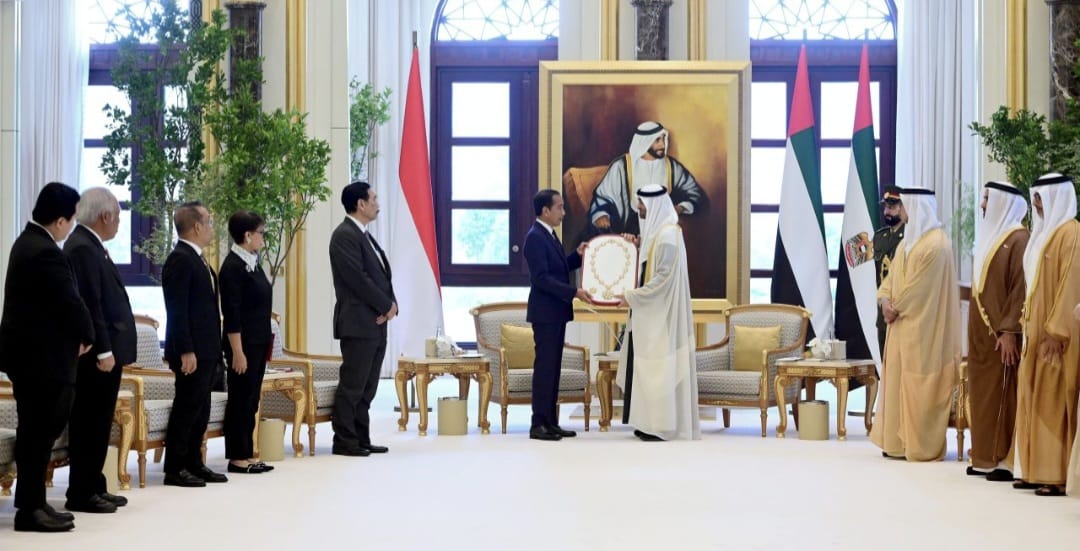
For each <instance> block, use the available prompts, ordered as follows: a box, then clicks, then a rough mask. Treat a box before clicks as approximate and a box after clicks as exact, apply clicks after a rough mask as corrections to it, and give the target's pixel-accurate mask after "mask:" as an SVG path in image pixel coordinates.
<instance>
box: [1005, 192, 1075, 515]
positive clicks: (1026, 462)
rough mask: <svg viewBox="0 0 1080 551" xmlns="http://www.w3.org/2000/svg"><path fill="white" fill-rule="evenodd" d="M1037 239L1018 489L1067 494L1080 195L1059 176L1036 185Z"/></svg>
mask: <svg viewBox="0 0 1080 551" xmlns="http://www.w3.org/2000/svg"><path fill="white" fill-rule="evenodd" d="M1031 206H1032V207H1034V208H1033V210H1034V214H1033V216H1032V217H1031V239H1030V240H1029V241H1028V246H1027V251H1026V252H1025V253H1024V279H1025V280H1026V283H1027V299H1026V301H1025V302H1024V318H1023V327H1024V348H1023V351H1022V352H1021V354H1020V369H1019V371H1018V372H1017V380H1018V387H1019V392H1018V394H1017V402H1016V435H1015V440H1014V444H1013V473H1014V474H1015V475H1016V477H1017V478H1018V479H1019V480H1018V481H1016V482H1015V483H1013V487H1014V488H1017V489H1022V490H1031V489H1034V490H1035V493H1036V494H1037V495H1042V496H1059V495H1063V494H1064V493H1065V483H1066V478H1067V472H1068V461H1069V451H1070V449H1071V448H1072V445H1073V440H1074V439H1075V437H1076V428H1077V423H1076V408H1077V397H1078V394H1080V389H1078V383H1080V373H1078V372H1080V326H1078V325H1077V324H1076V323H1075V322H1074V321H1073V320H1072V319H1071V312H1070V308H1072V306H1073V305H1074V304H1076V303H1077V302H1080V222H1077V221H1076V189H1075V187H1074V186H1073V182H1072V180H1071V179H1069V178H1068V177H1065V176H1062V175H1061V174H1056V173H1051V174H1047V175H1045V176H1042V177H1041V178H1039V179H1038V180H1036V181H1035V183H1034V184H1032V185H1031Z"/></svg>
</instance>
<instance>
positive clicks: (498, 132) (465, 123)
mask: <svg viewBox="0 0 1080 551" xmlns="http://www.w3.org/2000/svg"><path fill="white" fill-rule="evenodd" d="M450 97H451V98H452V106H451V114H450V118H451V121H452V130H451V133H452V135H453V137H455V138H509V137H510V83H509V82H455V83H454V84H453V85H452V89H451V92H450Z"/></svg>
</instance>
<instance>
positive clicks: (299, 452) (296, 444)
mask: <svg viewBox="0 0 1080 551" xmlns="http://www.w3.org/2000/svg"><path fill="white" fill-rule="evenodd" d="M282 394H284V395H285V396H286V397H287V398H288V399H289V400H292V403H293V428H292V448H293V457H304V445H303V444H301V443H300V431H301V430H303V424H304V412H305V411H307V393H306V392H304V389H302V388H293V389H289V390H286V391H282Z"/></svg>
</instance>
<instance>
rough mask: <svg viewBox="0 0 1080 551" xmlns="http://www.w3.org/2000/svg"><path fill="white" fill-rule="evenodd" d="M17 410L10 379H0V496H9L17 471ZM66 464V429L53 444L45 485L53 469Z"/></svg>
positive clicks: (48, 483) (50, 477)
mask: <svg viewBox="0 0 1080 551" xmlns="http://www.w3.org/2000/svg"><path fill="white" fill-rule="evenodd" d="M17 425H18V412H17V410H16V407H15V394H14V392H13V391H12V388H11V381H8V380H6V379H5V380H0V496H5V497H6V496H10V495H11V487H12V486H13V485H14V484H15V478H16V477H17V475H18V473H17V472H16V469H15V432H16V430H17V429H18V427H17ZM67 464H68V431H67V428H66V427H65V428H64V432H63V433H62V434H61V435H60V438H57V439H56V443H54V444H53V449H52V454H51V455H50V456H49V466H48V470H47V471H46V473H45V485H46V486H47V487H50V488H51V487H52V480H53V471H54V470H55V469H56V468H58V467H64V466H66V465H67Z"/></svg>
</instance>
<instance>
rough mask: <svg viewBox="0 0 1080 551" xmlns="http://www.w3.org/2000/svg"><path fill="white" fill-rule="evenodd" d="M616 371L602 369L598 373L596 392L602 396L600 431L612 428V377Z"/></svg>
mask: <svg viewBox="0 0 1080 551" xmlns="http://www.w3.org/2000/svg"><path fill="white" fill-rule="evenodd" d="M613 375H614V373H613V372H612V371H611V370H608V369H602V370H600V371H598V372H597V373H596V393H597V394H598V395H599V396H600V432H608V431H609V430H611V416H612V409H613V407H612V405H611V379H612V377H613Z"/></svg>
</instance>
